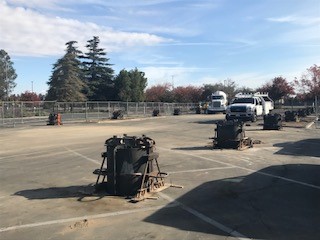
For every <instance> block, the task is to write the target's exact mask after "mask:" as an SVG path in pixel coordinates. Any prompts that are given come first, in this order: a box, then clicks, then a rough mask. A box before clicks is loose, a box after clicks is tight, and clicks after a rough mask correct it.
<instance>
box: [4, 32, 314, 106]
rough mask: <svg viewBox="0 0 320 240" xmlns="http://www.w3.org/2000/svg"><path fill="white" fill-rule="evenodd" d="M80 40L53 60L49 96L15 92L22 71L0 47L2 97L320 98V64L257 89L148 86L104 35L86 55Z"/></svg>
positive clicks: (89, 45)
mask: <svg viewBox="0 0 320 240" xmlns="http://www.w3.org/2000/svg"><path fill="white" fill-rule="evenodd" d="M76 44H77V42H76V41H69V42H67V43H66V49H65V54H64V55H63V56H62V57H61V58H60V59H58V60H57V61H56V62H55V63H54V64H53V69H52V74H51V76H50V78H49V80H48V82H47V84H48V87H49V88H48V91H47V94H46V95H41V94H36V93H31V92H29V91H26V92H24V93H22V94H20V95H12V94H11V93H12V91H13V89H14V87H15V86H16V83H15V79H16V78H17V74H16V72H15V69H14V67H13V62H12V61H11V59H10V56H9V54H8V53H7V52H6V51H5V50H0V100H3V101H5V100H15V101H17V100H20V101H40V100H41V101H42V100H46V101H60V102H82V101H130V102H141V101H149V102H199V101H206V100H207V99H208V96H210V95H211V94H212V93H213V92H215V91H217V90H220V91H224V92H226V93H227V95H228V98H229V100H231V99H232V98H233V97H234V96H235V94H236V93H239V92H246V93H248V92H257V91H258V92H268V93H269V95H270V97H271V98H272V99H273V100H275V101H276V100H280V99H286V98H293V97H294V98H296V99H298V100H302V101H306V100H313V99H314V97H315V96H320V66H317V65H313V66H311V67H310V68H308V69H307V70H306V72H305V73H304V74H302V76H301V77H300V78H299V79H298V78H295V79H294V80H293V81H291V82H288V81H287V79H286V78H284V77H282V76H278V77H275V78H273V79H271V80H270V81H269V82H267V83H265V84H263V85H262V86H260V87H258V88H256V89H252V88H248V87H239V86H237V85H236V84H235V82H234V81H232V80H231V79H226V80H224V81H222V82H219V83H215V84H204V85H203V86H200V87H197V86H192V85H190V86H177V87H173V86H172V85H171V84H170V83H164V84H158V85H156V86H152V87H149V88H147V89H146V87H147V78H146V77H145V73H144V72H142V71H139V70H138V69H137V68H135V69H132V70H129V71H128V70H126V69H122V70H121V71H120V72H119V73H118V74H117V75H115V74H114V70H113V69H112V66H113V65H112V64H110V63H109V60H110V59H109V58H108V57H107V53H106V52H105V50H104V49H103V48H101V47H100V46H99V44H100V39H99V37H98V36H94V37H93V38H92V39H90V40H88V41H87V44H86V46H85V47H86V49H87V51H86V52H85V53H82V52H81V51H80V50H78V47H77V46H76Z"/></svg>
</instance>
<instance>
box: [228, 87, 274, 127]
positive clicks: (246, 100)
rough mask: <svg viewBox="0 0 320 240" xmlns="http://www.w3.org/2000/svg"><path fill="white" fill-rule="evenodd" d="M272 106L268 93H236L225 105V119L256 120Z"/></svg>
mask: <svg viewBox="0 0 320 240" xmlns="http://www.w3.org/2000/svg"><path fill="white" fill-rule="evenodd" d="M273 108H274V103H273V101H272V99H271V98H270V97H269V96H268V93H259V92H257V93H249V94H243V93H238V94H237V95H236V96H235V98H234V99H233V100H232V103H231V104H230V105H229V106H228V107H227V110H226V119H227V120H232V119H239V120H243V121H252V122H255V121H257V117H259V116H263V115H266V114H268V113H269V112H270V111H271V110H272V109H273Z"/></svg>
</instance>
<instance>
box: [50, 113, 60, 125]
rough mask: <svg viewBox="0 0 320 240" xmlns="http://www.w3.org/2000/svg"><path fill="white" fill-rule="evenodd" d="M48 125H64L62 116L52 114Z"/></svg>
mask: <svg viewBox="0 0 320 240" xmlns="http://www.w3.org/2000/svg"><path fill="white" fill-rule="evenodd" d="M47 125H62V119H61V114H60V113H50V114H49V117H48V121H47Z"/></svg>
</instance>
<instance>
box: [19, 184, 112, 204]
mask: <svg viewBox="0 0 320 240" xmlns="http://www.w3.org/2000/svg"><path fill="white" fill-rule="evenodd" d="M13 195H15V196H23V197H25V198H27V199H28V200H43V199H57V198H78V201H81V199H82V198H84V197H86V196H96V197H99V198H102V197H103V196H106V192H105V191H99V192H95V187H94V185H92V184H90V185H79V186H68V187H50V188H37V189H27V190H21V191H18V192H16V193H14V194H13Z"/></svg>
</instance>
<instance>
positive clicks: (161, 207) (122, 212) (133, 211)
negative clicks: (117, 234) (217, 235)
mask: <svg viewBox="0 0 320 240" xmlns="http://www.w3.org/2000/svg"><path fill="white" fill-rule="evenodd" d="M177 206H178V204H177V203H173V204H169V205H161V206H156V207H148V208H139V209H133V210H124V211H117V212H110V213H102V214H96V215H88V216H81V217H75V218H64V219H58V220H52V221H45V222H37V223H30V224H23V225H16V226H11V227H3V228H0V232H8V231H12V230H18V229H23V228H33V227H40V226H46V225H53V224H61V223H68V222H77V221H83V220H92V219H98V218H107V217H113V216H119V215H125V214H132V213H138V212H147V211H156V210H160V209H163V208H171V207H177Z"/></svg>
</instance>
